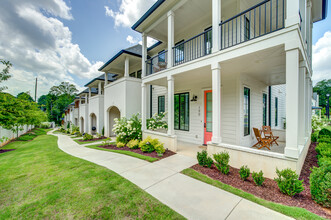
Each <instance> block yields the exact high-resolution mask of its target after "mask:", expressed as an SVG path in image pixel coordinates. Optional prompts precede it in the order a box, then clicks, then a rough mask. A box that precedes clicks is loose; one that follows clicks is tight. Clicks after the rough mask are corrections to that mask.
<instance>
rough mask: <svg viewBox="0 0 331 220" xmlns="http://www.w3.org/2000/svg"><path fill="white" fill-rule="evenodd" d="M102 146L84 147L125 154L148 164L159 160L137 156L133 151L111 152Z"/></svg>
mask: <svg viewBox="0 0 331 220" xmlns="http://www.w3.org/2000/svg"><path fill="white" fill-rule="evenodd" d="M99 146H100V144H96V145H89V146H84V147H88V148H92V149H97V150H103V151H109V152H114V153H118V154H125V155H128V156H131V157H136V158H138V159H141V160H146V161H148V162H155V161H157V160H158V159H157V158H154V157H149V156H145V155H141V154H137V153H135V152H131V151H125V150H111V149H105V148H101V147H99Z"/></svg>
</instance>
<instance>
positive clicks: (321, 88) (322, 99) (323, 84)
mask: <svg viewBox="0 0 331 220" xmlns="http://www.w3.org/2000/svg"><path fill="white" fill-rule="evenodd" d="M314 92H317V94H318V95H319V105H320V106H321V107H326V100H327V97H326V94H330V95H331V79H329V80H326V79H325V80H322V81H319V82H318V83H317V84H316V85H315V86H314Z"/></svg>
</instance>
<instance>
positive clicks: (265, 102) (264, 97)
mask: <svg viewBox="0 0 331 220" xmlns="http://www.w3.org/2000/svg"><path fill="white" fill-rule="evenodd" d="M262 105H263V107H262V108H263V109H262V124H263V126H267V122H268V119H267V114H268V95H267V94H266V93H263V95H262Z"/></svg>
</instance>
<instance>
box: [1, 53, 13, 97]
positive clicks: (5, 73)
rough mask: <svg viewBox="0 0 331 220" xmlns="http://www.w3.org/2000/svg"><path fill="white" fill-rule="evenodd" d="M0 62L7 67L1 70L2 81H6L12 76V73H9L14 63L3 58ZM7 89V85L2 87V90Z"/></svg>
mask: <svg viewBox="0 0 331 220" xmlns="http://www.w3.org/2000/svg"><path fill="white" fill-rule="evenodd" d="M0 64H2V65H4V67H5V68H4V69H2V71H1V72H0V83H2V82H3V81H6V80H8V79H9V78H10V77H11V75H10V74H9V70H10V67H12V64H11V63H10V62H9V61H6V60H3V59H0ZM5 89H7V87H6V86H2V87H0V92H1V91H3V90H5Z"/></svg>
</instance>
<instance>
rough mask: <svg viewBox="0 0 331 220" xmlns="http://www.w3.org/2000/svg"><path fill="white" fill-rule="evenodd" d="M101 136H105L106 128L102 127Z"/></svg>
mask: <svg viewBox="0 0 331 220" xmlns="http://www.w3.org/2000/svg"><path fill="white" fill-rule="evenodd" d="M101 134H102V136H105V127H102V130H101Z"/></svg>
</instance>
